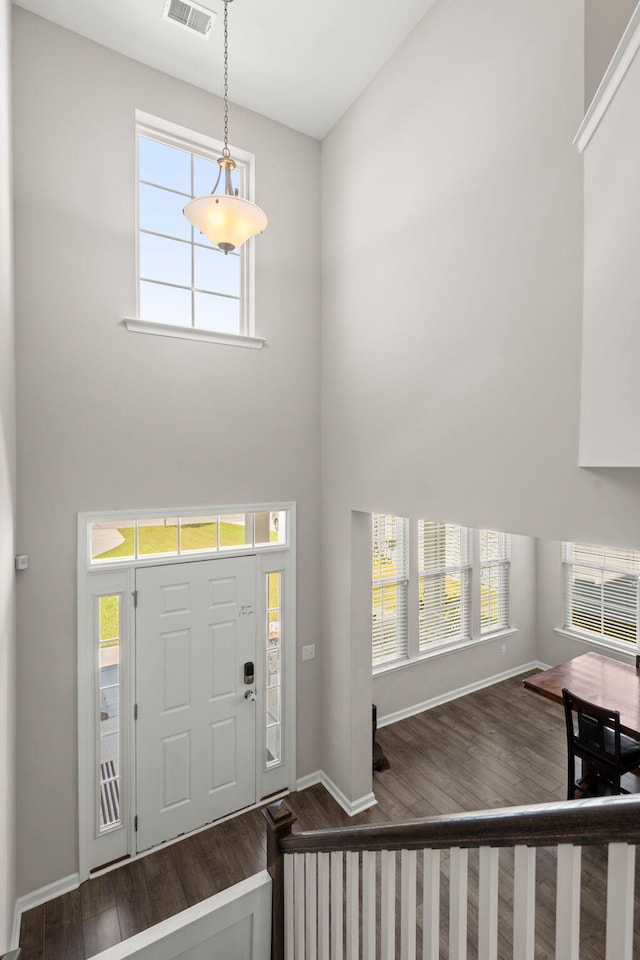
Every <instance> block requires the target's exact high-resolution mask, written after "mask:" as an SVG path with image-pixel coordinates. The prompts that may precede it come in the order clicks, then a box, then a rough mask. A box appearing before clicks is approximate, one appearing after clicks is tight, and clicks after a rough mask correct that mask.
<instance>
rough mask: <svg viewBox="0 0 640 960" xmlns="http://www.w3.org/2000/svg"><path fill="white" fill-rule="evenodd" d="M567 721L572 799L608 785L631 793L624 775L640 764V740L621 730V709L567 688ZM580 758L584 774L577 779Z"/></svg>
mask: <svg viewBox="0 0 640 960" xmlns="http://www.w3.org/2000/svg"><path fill="white" fill-rule="evenodd" d="M562 700H563V703H564V715H565V720H566V724H567V761H568V778H567V780H568V789H567V796H568V799H569V800H573V799H575V796H576V791H579V794H580V796H585V795H587V794H588V793H591V792H596V793H597V792H599V791H600V788H602V787H608V788H609V792H611V793H614V794H619V793H628V792H629V791H628V790H624V789H623V788H622V787H621V785H620V778H621V777H622V776H623V775H624V774H625V773H629V771H631V770H635V769H636V768H637V767H640V742H639V741H638V740H633V739H632V738H631V737H627V736H626V735H625V734H624V733H621V732H620V713H619V712H618V711H617V710H608V709H607V708H606V707H599V706H597V704H595V703H589V701H588V700H582V699H581V698H580V697H576V696H575V695H574V694H572V693H570V692H569V690H567V689H566V688H565V689H564V690H563V691H562ZM576 758H578V759H579V760H581V761H582V775H581V777H580V779H579V780H576Z"/></svg>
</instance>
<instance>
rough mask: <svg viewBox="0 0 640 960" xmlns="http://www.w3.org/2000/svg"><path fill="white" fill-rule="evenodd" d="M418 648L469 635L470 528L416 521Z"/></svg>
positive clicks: (423, 649) (425, 648)
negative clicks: (418, 581)
mask: <svg viewBox="0 0 640 960" xmlns="http://www.w3.org/2000/svg"><path fill="white" fill-rule="evenodd" d="M418 570H419V576H420V584H419V636H420V650H421V651H425V650H428V649H429V647H430V645H431V644H434V643H438V642H439V641H442V640H449V641H451V640H464V639H467V638H469V637H470V636H471V531H470V530H468V529H467V528H466V527H460V526H458V525H457V524H451V523H431V522H430V521H427V520H420V521H419V522H418Z"/></svg>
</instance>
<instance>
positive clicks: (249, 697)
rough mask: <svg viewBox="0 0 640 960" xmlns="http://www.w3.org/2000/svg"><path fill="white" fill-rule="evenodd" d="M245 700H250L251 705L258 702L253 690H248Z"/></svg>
mask: <svg viewBox="0 0 640 960" xmlns="http://www.w3.org/2000/svg"><path fill="white" fill-rule="evenodd" d="M244 698H245V700H248V701H249V703H255V702H256V695H255V693H254V692H253V690H247V691H246V693H245V695H244Z"/></svg>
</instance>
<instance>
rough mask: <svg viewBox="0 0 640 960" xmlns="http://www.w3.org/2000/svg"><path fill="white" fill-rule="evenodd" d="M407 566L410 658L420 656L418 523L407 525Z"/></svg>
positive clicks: (408, 651)
mask: <svg viewBox="0 0 640 960" xmlns="http://www.w3.org/2000/svg"><path fill="white" fill-rule="evenodd" d="M408 531H409V533H408V536H409V546H408V551H407V552H408V565H409V570H408V574H409V585H408V588H407V608H408V611H409V616H408V626H407V653H408V655H409V657H410V658H415V657H417V656H419V654H420V627H419V609H420V575H419V572H418V521H417V520H410V521H409V524H408Z"/></svg>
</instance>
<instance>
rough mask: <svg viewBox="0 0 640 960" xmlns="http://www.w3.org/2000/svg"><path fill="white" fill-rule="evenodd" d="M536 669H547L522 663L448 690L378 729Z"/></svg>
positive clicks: (380, 720) (387, 717) (385, 721)
mask: <svg viewBox="0 0 640 960" xmlns="http://www.w3.org/2000/svg"><path fill="white" fill-rule="evenodd" d="M536 668H540V669H542V670H546V669H547V668H546V667H545V666H544V665H543V664H541V663H539V662H538V661H537V660H532V661H531V662H530V663H523V664H522V665H521V666H519V667H513V669H511V670H505V672H504V673H496V674H494V676H492V677H487V678H486V679H484V680H477V681H476V682H475V683H469V684H467V686H466V687H458V688H457V689H456V690H449V691H447V693H441V694H439V695H438V696H437V697H431V699H430V700H423V701H422V703H414V704H412V706H410V707H403V708H402V710H396V711H394V712H393V713H388V714H386V715H385V716H384V717H378V727H387V726H389V724H390V723H397V722H398V720H406V719H407V717H415V715H416V714H418V713H423V712H424V711H425V710H431V709H432V708H433V707H439V706H440V704H442V703H449V701H450V700H457V699H458V697H465V696H466V695H467V694H468V693H474V691H476V690H482V689H484V687H490V686H492V685H493V684H494V683H500V681H501V680H509V679H510V678H511V677H517V675H518V674H519V673H524V672H525V670H535V669H536ZM327 789H328V788H327Z"/></svg>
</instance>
